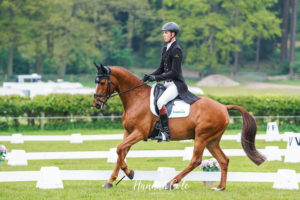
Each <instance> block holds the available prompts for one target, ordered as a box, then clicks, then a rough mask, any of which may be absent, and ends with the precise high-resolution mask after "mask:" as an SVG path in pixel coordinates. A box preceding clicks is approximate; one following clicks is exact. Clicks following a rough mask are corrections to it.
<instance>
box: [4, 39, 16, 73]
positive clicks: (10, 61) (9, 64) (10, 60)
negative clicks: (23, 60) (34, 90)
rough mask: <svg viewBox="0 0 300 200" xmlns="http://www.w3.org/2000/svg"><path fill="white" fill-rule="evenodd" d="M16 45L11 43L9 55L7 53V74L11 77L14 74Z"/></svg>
mask: <svg viewBox="0 0 300 200" xmlns="http://www.w3.org/2000/svg"><path fill="white" fill-rule="evenodd" d="M14 50H15V48H14V45H13V44H11V45H10V47H9V48H8V55H7V66H6V69H7V72H6V74H7V76H8V77H10V76H12V75H13V62H14V61H13V58H14V53H15V52H14Z"/></svg>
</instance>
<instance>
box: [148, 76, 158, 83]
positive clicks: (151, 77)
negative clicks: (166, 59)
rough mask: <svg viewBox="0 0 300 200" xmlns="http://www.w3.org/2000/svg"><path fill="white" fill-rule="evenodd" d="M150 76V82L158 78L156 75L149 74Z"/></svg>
mask: <svg viewBox="0 0 300 200" xmlns="http://www.w3.org/2000/svg"><path fill="white" fill-rule="evenodd" d="M148 76H149V78H148V81H150V82H153V81H156V78H155V76H154V75H148Z"/></svg>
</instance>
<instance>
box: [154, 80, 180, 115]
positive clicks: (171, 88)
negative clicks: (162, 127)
mask: <svg viewBox="0 0 300 200" xmlns="http://www.w3.org/2000/svg"><path fill="white" fill-rule="evenodd" d="M164 86H165V87H167V89H166V90H165V91H164V93H163V94H162V95H161V96H160V98H159V99H158V100H157V107H158V109H159V110H160V109H161V108H162V107H163V105H166V104H167V103H168V102H169V101H171V100H173V99H175V98H176V97H177V96H178V90H177V87H176V85H175V83H174V82H173V81H171V82H165V84H164Z"/></svg>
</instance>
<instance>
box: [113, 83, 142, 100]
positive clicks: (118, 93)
mask: <svg viewBox="0 0 300 200" xmlns="http://www.w3.org/2000/svg"><path fill="white" fill-rule="evenodd" d="M143 85H147V82H146V83H143V84H140V85H137V86H134V87H132V88H129V89H128V90H124V91H122V92H117V93H116V94H112V95H111V96H110V97H114V96H118V95H120V94H124V93H126V92H129V91H131V90H134V89H136V88H138V87H141V86H143Z"/></svg>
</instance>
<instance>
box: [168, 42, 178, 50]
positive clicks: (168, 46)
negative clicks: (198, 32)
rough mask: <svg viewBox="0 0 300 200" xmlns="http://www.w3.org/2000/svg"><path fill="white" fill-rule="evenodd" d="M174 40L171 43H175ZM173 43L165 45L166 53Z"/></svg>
mask: <svg viewBox="0 0 300 200" xmlns="http://www.w3.org/2000/svg"><path fill="white" fill-rule="evenodd" d="M175 41H176V40H174V41H173V42H175ZM173 42H170V43H168V44H167V51H168V49H169V48H170V46H171V45H172V44H173Z"/></svg>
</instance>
